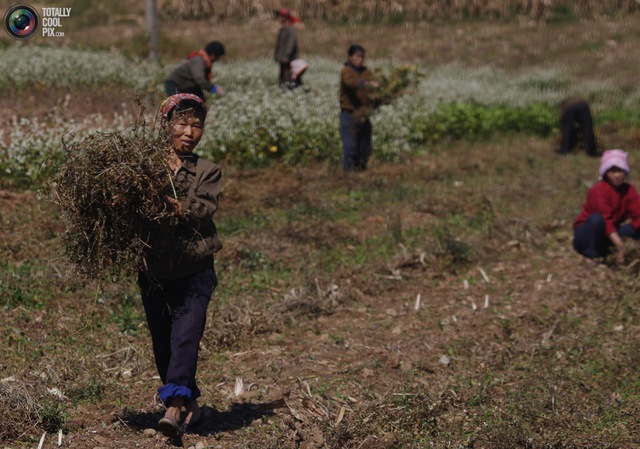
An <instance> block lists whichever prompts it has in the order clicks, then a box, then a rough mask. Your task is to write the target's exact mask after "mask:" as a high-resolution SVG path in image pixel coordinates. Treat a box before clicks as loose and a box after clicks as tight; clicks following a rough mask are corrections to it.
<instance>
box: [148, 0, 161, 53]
mask: <svg viewBox="0 0 640 449" xmlns="http://www.w3.org/2000/svg"><path fill="white" fill-rule="evenodd" d="M144 16H145V22H146V25H147V41H148V42H149V59H151V60H152V61H153V62H156V63H158V62H160V48H159V43H158V42H159V39H158V3H157V0H146V1H145V14H144Z"/></svg>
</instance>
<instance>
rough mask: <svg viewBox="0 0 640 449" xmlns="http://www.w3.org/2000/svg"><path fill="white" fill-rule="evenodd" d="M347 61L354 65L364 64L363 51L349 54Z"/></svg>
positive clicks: (360, 65)
mask: <svg viewBox="0 0 640 449" xmlns="http://www.w3.org/2000/svg"><path fill="white" fill-rule="evenodd" d="M349 62H350V63H351V65H352V66H354V67H362V64H364V53H362V52H361V51H357V52H355V53H354V54H352V55H350V56H349Z"/></svg>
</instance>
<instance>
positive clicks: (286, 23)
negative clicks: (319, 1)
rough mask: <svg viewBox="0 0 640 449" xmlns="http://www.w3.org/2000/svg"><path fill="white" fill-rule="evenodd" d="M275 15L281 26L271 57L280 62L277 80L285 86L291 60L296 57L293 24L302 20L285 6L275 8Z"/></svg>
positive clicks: (289, 72)
mask: <svg viewBox="0 0 640 449" xmlns="http://www.w3.org/2000/svg"><path fill="white" fill-rule="evenodd" d="M275 16H276V20H277V21H278V22H279V23H280V25H281V27H280V30H279V31H278V39H277V40H276V48H275V51H274V53H273V58H274V59H275V60H276V62H277V63H278V64H280V75H279V77H278V82H279V84H280V86H285V83H286V82H287V81H289V80H290V74H291V61H293V60H294V59H298V37H297V35H296V29H295V27H294V26H293V25H294V24H296V23H300V22H302V20H300V19H299V18H298V17H295V16H294V15H293V14H291V11H289V10H288V9H285V8H282V9H279V10H277V11H276V13H275ZM299 83H300V81H299V78H298V84H299Z"/></svg>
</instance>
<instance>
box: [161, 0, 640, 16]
mask: <svg viewBox="0 0 640 449" xmlns="http://www.w3.org/2000/svg"><path fill="white" fill-rule="evenodd" d="M282 6H287V7H289V8H291V9H292V10H294V11H297V12H298V14H299V15H301V16H302V17H303V18H304V19H321V20H358V21H360V20H389V19H394V18H400V19H404V18H411V20H432V19H441V18H456V19H462V18H470V17H482V18H487V17H490V18H508V17H513V16H514V15H523V16H528V17H530V18H533V19H541V20H549V19H551V18H553V17H554V16H555V15H557V14H574V13H575V14H580V15H590V14H597V13H628V12H635V11H637V10H638V9H639V8H640V5H639V4H638V2H636V1H634V0H604V1H594V0H577V1H573V2H569V1H566V0H515V1H511V0H453V1H448V2H442V1H436V0H431V1H418V0H401V1H391V0H375V1H368V2H361V1H355V0H346V1H340V2H336V1H331V0H319V1H311V0H294V1H286V2H282V1H280V0H260V1H257V0H233V1H228V2H216V1H215V0H198V1H187V0H164V1H161V2H160V10H161V11H162V13H163V15H164V16H166V17H181V18H185V19H197V18H198V19H200V18H203V17H213V18H215V19H218V20H224V19H228V18H247V17H253V16H266V15H269V14H271V13H272V12H273V11H274V10H276V9H278V8H280V7H282Z"/></svg>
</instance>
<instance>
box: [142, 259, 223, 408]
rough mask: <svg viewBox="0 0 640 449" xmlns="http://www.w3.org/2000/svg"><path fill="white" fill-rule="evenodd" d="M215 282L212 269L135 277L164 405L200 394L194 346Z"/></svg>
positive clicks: (197, 344) (204, 319)
mask: <svg viewBox="0 0 640 449" xmlns="http://www.w3.org/2000/svg"><path fill="white" fill-rule="evenodd" d="M216 284H217V279H216V274H215V271H214V270H213V268H208V269H206V270H203V271H200V272H198V273H194V274H191V275H189V276H186V277H184V278H181V279H172V280H166V279H155V278H154V279H151V278H150V277H149V276H148V275H147V274H146V273H140V275H139V276H138V285H139V286H140V292H141V294H142V303H143V304H144V311H145V314H146V316H147V324H148V325H149V331H150V332H151V341H152V343H153V355H154V358H155V361H156V367H157V368H158V373H159V374H160V378H161V379H162V383H163V384H164V385H163V386H162V387H160V388H159V389H158V394H159V396H160V398H161V399H162V401H163V402H164V403H165V405H169V403H170V402H171V400H172V399H174V398H177V397H182V398H184V399H185V401H186V402H187V403H189V402H191V401H193V400H195V399H197V398H198V397H199V396H200V390H199V389H198V386H197V385H196V367H197V363H198V347H199V345H200V340H201V339H202V335H203V333H204V326H205V322H206V318H207V307H208V305H209V301H210V300H211V295H212V294H213V290H214V289H215V287H216Z"/></svg>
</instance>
